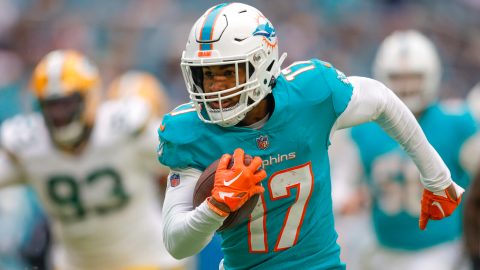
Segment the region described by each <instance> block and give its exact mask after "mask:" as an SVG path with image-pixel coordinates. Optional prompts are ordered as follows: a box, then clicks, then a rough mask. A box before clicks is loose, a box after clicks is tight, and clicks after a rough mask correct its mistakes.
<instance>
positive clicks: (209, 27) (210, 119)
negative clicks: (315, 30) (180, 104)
mask: <svg viewBox="0 0 480 270" xmlns="http://www.w3.org/2000/svg"><path fill="white" fill-rule="evenodd" d="M285 56H286V54H284V55H282V57H281V58H280V59H279V58H278V43H277V34H276V32H275V29H274V28H273V26H272V24H271V23H270V21H269V20H268V19H267V18H265V17H264V16H263V14H262V13H261V12H260V11H258V10H257V9H256V8H254V7H251V6H249V5H245V4H240V3H230V4H227V3H225V4H220V5H217V6H214V7H212V8H210V9H208V10H207V11H206V12H205V14H203V15H202V16H201V17H200V18H199V19H198V20H197V21H196V23H195V24H194V25H193V27H192V30H191V31H190V35H189V38H188V41H187V45H186V48H185V51H183V54H182V62H181V68H182V72H183V76H184V79H185V83H186V85H187V90H188V92H189V94H190V99H191V100H192V101H193V103H194V104H195V107H196V110H197V113H198V116H199V118H200V119H201V120H202V121H204V122H206V123H214V124H218V125H220V126H224V127H227V126H233V125H236V124H237V123H239V122H240V121H241V120H242V119H243V118H244V117H245V115H246V114H247V112H249V111H250V110H251V109H252V108H253V107H254V106H255V105H257V104H258V103H259V102H260V101H261V100H262V99H263V98H264V97H265V96H266V95H268V94H269V93H270V92H271V91H272V87H273V86H274V85H275V80H276V77H277V76H278V74H279V73H280V66H281V62H282V61H283V59H285ZM232 64H233V65H235V72H236V86H235V87H232V88H229V89H224V90H220V91H217V92H214V93H207V92H205V91H204V90H203V74H202V67H205V66H218V65H232ZM242 65H244V66H242ZM240 67H241V68H245V70H246V81H245V82H240V80H239V75H238V73H239V68H240ZM238 96H239V97H240V98H239V102H238V103H236V104H234V105H227V106H229V107H224V106H223V105H225V104H226V103H228V102H225V100H227V99H231V98H232V97H238ZM222 101H223V102H224V103H223V104H222ZM213 102H214V103H215V104H219V107H218V108H212V107H211V106H210V105H209V104H211V103H213Z"/></svg>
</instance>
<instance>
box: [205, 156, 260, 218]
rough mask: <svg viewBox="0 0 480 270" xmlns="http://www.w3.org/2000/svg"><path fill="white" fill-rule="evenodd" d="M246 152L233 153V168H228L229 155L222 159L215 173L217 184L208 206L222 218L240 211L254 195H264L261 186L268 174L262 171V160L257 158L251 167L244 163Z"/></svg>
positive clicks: (230, 157) (208, 200)
mask: <svg viewBox="0 0 480 270" xmlns="http://www.w3.org/2000/svg"><path fill="white" fill-rule="evenodd" d="M244 157H245V152H244V151H243V149H241V148H237V149H236V150H235V151H234V152H233V166H232V167H231V168H228V164H229V163H230V160H231V159H232V156H231V155H229V154H224V155H223V156H222V157H221V158H220V162H219V163H218V167H217V170H216V172H215V183H214V186H213V190H212V196H211V197H209V198H208V199H207V203H208V206H209V207H210V208H211V209H212V210H213V211H214V212H216V213H217V214H219V215H221V216H228V215H229V214H230V212H234V211H236V210H238V209H239V208H240V207H241V206H242V205H243V204H244V203H245V202H246V201H247V200H248V199H250V198H251V197H252V196H253V195H255V194H259V193H263V191H264V188H263V187H262V186H261V185H260V184H259V183H260V182H261V181H262V180H263V179H264V178H265V177H267V173H266V172H265V170H263V169H261V170H259V169H260V167H261V166H262V159H261V158H260V157H255V158H253V160H252V161H251V162H250V164H249V165H245V163H244Z"/></svg>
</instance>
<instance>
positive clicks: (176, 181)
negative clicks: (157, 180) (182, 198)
mask: <svg viewBox="0 0 480 270" xmlns="http://www.w3.org/2000/svg"><path fill="white" fill-rule="evenodd" d="M178 185H180V175H179V174H178V173H172V175H170V186H171V187H176V186H178Z"/></svg>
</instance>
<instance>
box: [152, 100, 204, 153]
mask: <svg viewBox="0 0 480 270" xmlns="http://www.w3.org/2000/svg"><path fill="white" fill-rule="evenodd" d="M204 126H205V123H203V122H202V121H201V120H200V119H199V118H198V116H197V111H196V110H195V107H194V105H193V103H185V104H182V105H180V106H178V107H176V108H175V109H173V110H172V111H171V112H170V113H168V114H166V115H165V116H164V117H163V121H162V124H161V125H160V128H159V135H160V137H161V138H162V139H164V140H167V141H170V142H173V143H178V144H185V143H189V142H192V141H194V140H196V139H197V138H198V137H200V134H201V130H202V129H203V128H204Z"/></svg>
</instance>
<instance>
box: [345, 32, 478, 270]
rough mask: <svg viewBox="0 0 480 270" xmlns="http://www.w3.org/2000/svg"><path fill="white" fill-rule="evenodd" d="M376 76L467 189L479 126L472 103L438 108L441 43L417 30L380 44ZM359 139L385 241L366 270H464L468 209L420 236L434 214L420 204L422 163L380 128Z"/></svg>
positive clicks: (359, 130) (360, 129)
mask: <svg viewBox="0 0 480 270" xmlns="http://www.w3.org/2000/svg"><path fill="white" fill-rule="evenodd" d="M373 72H374V76H375V78H376V79H378V80H379V81H382V82H384V83H385V84H386V85H387V86H388V87H390V88H391V89H393V91H395V93H396V94H397V96H399V97H400V99H401V100H402V101H403V102H404V103H405V104H406V105H407V107H408V108H409V109H410V111H411V112H412V113H413V114H414V115H415V117H416V118H417V121H418V122H419V123H420V126H421V127H422V129H423V131H424V133H425V135H426V137H427V138H428V140H429V142H430V143H431V144H432V146H433V147H434V148H435V149H436V150H437V151H438V153H439V154H440V156H441V157H442V159H443V160H444V161H445V163H446V165H447V167H448V168H449V169H450V172H451V175H452V178H453V179H457V180H458V183H459V184H460V185H462V186H463V187H464V188H465V186H466V185H467V183H468V173H467V171H466V170H465V166H464V165H463V164H462V163H461V161H460V159H459V156H460V153H461V152H462V149H463V146H464V143H465V142H466V141H468V139H469V138H470V137H471V135H472V134H474V133H475V131H476V124H475V121H474V119H473V117H472V115H471V114H470V112H469V110H468V108H467V106H466V105H465V104H452V103H445V104H442V103H439V102H438V88H439V83H440V77H441V65H440V59H439V56H438V53H437V51H436V49H435V46H434V44H433V43H432V42H431V41H430V40H429V39H428V38H427V37H425V36H424V35H422V34H421V33H419V32H418V31H415V30H406V31H396V32H394V33H392V34H391V35H389V36H388V37H386V38H385V40H384V41H383V43H382V44H381V45H380V48H379V50H378V52H377V55H376V58H375V61H374V66H373ZM352 137H353V139H354V140H355V142H356V143H357V145H358V148H359V150H360V155H361V158H362V164H363V166H364V171H365V173H366V176H367V182H368V186H369V189H370V191H371V192H370V193H371V195H372V205H371V206H372V207H371V212H372V221H373V226H374V231H375V235H376V239H377V242H378V243H377V244H376V245H377V246H376V247H375V248H373V250H370V251H369V252H368V253H369V254H370V256H371V257H370V259H368V261H369V263H368V264H367V266H366V268H365V269H457V268H458V265H456V264H457V263H458V261H457V260H458V259H459V254H460V252H461V251H460V247H461V245H460V244H459V242H460V241H459V240H460V239H459V238H460V235H461V216H460V215H461V211H455V212H454V213H453V214H452V216H451V217H449V218H445V219H443V220H441V221H438V222H433V223H432V224H429V228H428V229H427V230H425V231H421V230H419V229H418V227H417V225H416V224H417V222H418V218H419V217H421V218H422V217H423V216H425V215H426V214H427V213H425V211H424V210H422V209H420V207H419V205H418V201H419V200H420V199H421V198H422V189H423V187H422V185H421V184H420V182H419V181H418V180H419V179H420V174H419V173H418V170H417V168H416V167H415V164H414V163H413V162H412V161H411V159H410V158H408V155H407V154H406V153H405V151H403V150H402V149H401V147H400V145H399V144H398V143H397V142H395V141H394V140H392V139H391V138H390V137H389V136H388V134H387V133H386V132H385V131H383V130H382V129H381V128H380V127H378V126H377V125H375V124H373V123H369V124H365V125H361V126H357V127H354V128H353V129H352ZM433 206H435V204H434V205H433Z"/></svg>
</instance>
